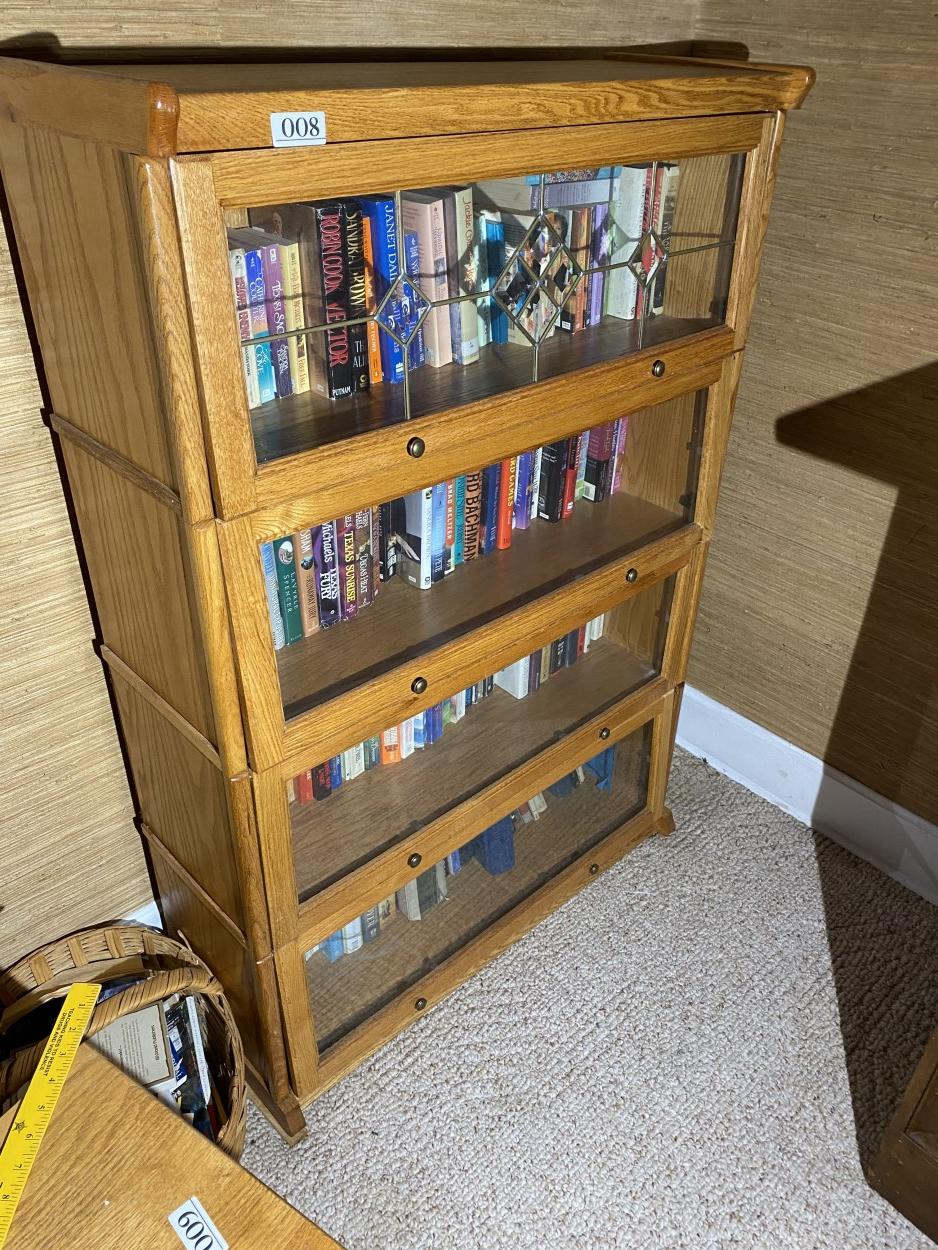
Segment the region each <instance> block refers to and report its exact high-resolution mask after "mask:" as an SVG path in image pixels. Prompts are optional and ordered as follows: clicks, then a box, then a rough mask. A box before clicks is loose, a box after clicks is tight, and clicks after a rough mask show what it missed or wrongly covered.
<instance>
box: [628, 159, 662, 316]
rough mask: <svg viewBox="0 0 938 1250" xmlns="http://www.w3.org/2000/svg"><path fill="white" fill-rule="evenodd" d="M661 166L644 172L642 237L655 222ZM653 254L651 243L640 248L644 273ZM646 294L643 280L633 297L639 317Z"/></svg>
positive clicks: (659, 192) (650, 167)
mask: <svg viewBox="0 0 938 1250" xmlns="http://www.w3.org/2000/svg"><path fill="white" fill-rule="evenodd" d="M663 172H664V170H663V167H662V166H659V167H658V170H657V173H656V172H655V167H654V166H653V165H649V167H648V169H647V170H646V172H645V194H644V199H643V206H642V238H645V236H646V235H647V234H648V232H649V231H650V230H651V229H652V227H653V226H654V224H655V221H656V219H657V216H658V211H659V209H660V207H661V179H662V175H663ZM653 259H654V257H653V254H652V248H651V244H646V246H645V247H644V248H643V249H642V255H641V263H642V269H643V271H644V272H645V274H647V273H648V271H649V270H650V268H651V265H652V263H653ZM647 295H648V287H647V286H646V284H645V283H644V282H640V283H639V284H638V295H637V296H636V297H635V316H636V317H638V318H639V319H640V318H641V317H642V315H643V313H644V310H645V301H646V298H647Z"/></svg>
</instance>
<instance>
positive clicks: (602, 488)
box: [583, 421, 615, 503]
mask: <svg viewBox="0 0 938 1250" xmlns="http://www.w3.org/2000/svg"><path fill="white" fill-rule="evenodd" d="M614 443H615V423H614V422H612V421H608V422H606V423H605V424H604V425H597V426H594V427H593V429H592V430H590V432H589V442H588V446H587V454H586V481H585V485H584V490H583V494H584V497H585V498H586V499H589V500H591V501H592V502H593V503H600V502H601V501H602V500H603V499H605V498H606V496H607V495H608V494H610V493H611V490H612V481H613V450H614Z"/></svg>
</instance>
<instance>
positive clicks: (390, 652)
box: [277, 491, 684, 720]
mask: <svg viewBox="0 0 938 1250" xmlns="http://www.w3.org/2000/svg"><path fill="white" fill-rule="evenodd" d="M683 524H684V519H683V517H682V516H681V515H678V514H677V513H674V512H671V511H669V510H668V509H666V508H659V507H657V506H656V505H655V504H650V503H646V502H645V501H644V500H642V499H637V498H635V496H633V495H627V494H625V493H623V492H621V491H620V492H619V493H618V494H615V495H612V496H610V497H609V498H608V499H606V500H604V501H603V502H602V503H601V504H592V503H590V502H589V501H588V500H580V501H579V502H578V503H577V506H576V509H575V510H574V513H573V516H572V517H571V518H570V519H569V520H568V521H561V522H560V523H558V524H556V525H552V524H550V522H548V521H537V522H535V523H534V524H533V525H532V526H531V528H530V529H528V530H515V531H514V534H513V537H512V545H511V547H509V548H508V550H507V551H493V552H492V553H491V555H487V556H485V557H483V558H482V559H477V560H470V561H469V563H468V564H461V565H459V566H458V567H457V568H456V570H455V571H454V572H453V573H452V574H451V575H450V576H449V577H447V578H446V579H445V580H444V581H442V582H438V583H437V584H436V585H434V586H432V587H431V588H430V589H429V590H418V589H417V588H416V587H415V586H411V585H410V584H409V583H407V582H405V581H404V579H403V578H402V577H395V578H393V579H392V580H391V581H390V582H387V583H385V584H384V585H382V587H381V590H380V592H379V594H378V597H377V598H376V600H375V602H374V603H373V604H371V605H370V606H369V607H367V608H363V609H362V610H361V612H360V614H359V615H358V616H357V617H356V618H355V619H354V620H351V621H342V622H340V623H339V624H337V625H333V626H332V627H331V628H330V629H327V630H320V631H319V632H318V633H315V634H312V635H311V636H310V637H308V638H303V639H301V641H299V642H295V643H292V644H291V645H290V646H289V647H284V648H283V649H282V650H280V651H278V652H277V668H278V672H279V675H280V692H281V696H282V698H283V708H284V715H285V717H286V719H287V720H290V719H292V718H293V717H295V716H299V715H301V714H302V713H303V712H307V711H309V709H310V708H313V707H315V706H316V705H317V704H319V703H322V702H325V701H326V700H327V699H332V698H335V697H336V696H338V695H340V694H343V693H345V692H346V691H348V690H350V689H351V688H352V687H354V686H357V685H359V684H360V683H361V682H363V681H368V680H370V679H371V678H373V677H375V676H377V675H378V674H380V673H383V672H385V671H386V670H387V669H389V668H391V667H394V666H395V665H397V664H402V663H405V662H406V661H408V660H412V659H416V657H418V656H420V655H423V654H424V653H425V652H426V651H428V650H431V649H432V648H434V647H438V646H442V645H443V644H444V643H446V642H448V641H450V640H451V639H453V638H456V637H458V636H459V635H461V634H463V633H466V632H468V631H469V630H472V629H477V628H479V627H480V626H482V625H485V624H487V623H488V622H489V621H492V620H494V619H496V618H497V617H500V616H502V615H503V614H504V613H506V612H508V611H511V610H513V609H515V608H518V607H521V606H522V605H523V604H525V603H528V602H530V601H531V600H532V599H535V598H537V597H538V596H540V595H543V594H546V593H547V592H548V591H552V590H556V589H558V588H559V587H561V586H564V585H567V584H569V583H570V582H573V581H575V580H576V579H577V578H578V577H581V576H582V575H584V574H586V573H589V572H592V571H593V570H594V569H597V568H600V567H601V566H602V565H604V564H607V563H609V562H610V561H612V560H615V559H619V558H620V557H622V556H623V555H625V554H627V553H628V552H629V551H632V550H634V549H635V548H637V547H639V546H641V545H642V544H644V543H647V542H651V541H653V540H654V539H655V538H658V537H661V536H662V535H664V534H667V533H670V532H671V531H672V530H675V529H678V528H679V527H680V526H681V525H683ZM583 615H584V620H585V619H586V618H587V617H588V616H589V610H588V608H585V609H584V614H583ZM496 667H497V666H496Z"/></svg>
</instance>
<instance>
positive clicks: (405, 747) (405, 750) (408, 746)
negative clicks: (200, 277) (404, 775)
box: [397, 716, 414, 760]
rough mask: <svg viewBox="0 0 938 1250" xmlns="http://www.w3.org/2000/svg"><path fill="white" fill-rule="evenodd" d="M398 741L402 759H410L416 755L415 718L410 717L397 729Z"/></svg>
mask: <svg viewBox="0 0 938 1250" xmlns="http://www.w3.org/2000/svg"><path fill="white" fill-rule="evenodd" d="M397 741H398V744H399V745H400V749H401V759H402V760H406V759H409V758H410V757H411V756H412V755H413V753H414V718H413V717H412V716H408V718H407V720H405V721H403V722H402V723H401V724H400V725H398V727H397Z"/></svg>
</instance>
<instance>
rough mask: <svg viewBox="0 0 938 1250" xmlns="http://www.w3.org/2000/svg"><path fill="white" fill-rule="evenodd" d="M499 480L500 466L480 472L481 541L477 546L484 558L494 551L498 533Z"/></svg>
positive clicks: (494, 465)
mask: <svg viewBox="0 0 938 1250" xmlns="http://www.w3.org/2000/svg"><path fill="white" fill-rule="evenodd" d="M500 480H501V465H500V464H490V465H488V466H487V467H486V468H484V469H483V470H482V518H481V521H480V530H481V535H482V541H481V543H480V544H479V545H480V548H481V551H482V555H484V556H487V555H488V554H489V553H490V552H492V551H494V550H495V536H496V534H497V532H498V487H499V482H500Z"/></svg>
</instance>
